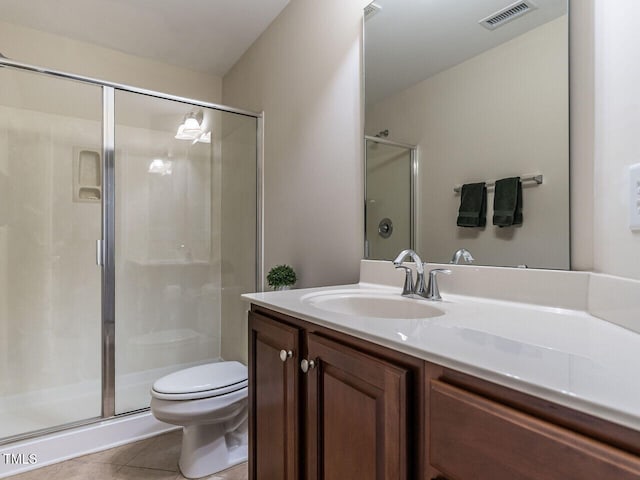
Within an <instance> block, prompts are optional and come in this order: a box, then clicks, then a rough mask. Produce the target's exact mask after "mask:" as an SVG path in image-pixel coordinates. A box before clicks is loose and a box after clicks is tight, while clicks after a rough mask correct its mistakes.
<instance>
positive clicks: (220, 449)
mask: <svg viewBox="0 0 640 480" xmlns="http://www.w3.org/2000/svg"><path fill="white" fill-rule="evenodd" d="M227 431H228V426H227V425H225V424H224V423H219V424H213V425H212V424H205V425H188V426H186V427H183V433H182V450H181V452H180V460H179V462H178V466H179V467H180V471H181V472H182V474H183V475H184V476H185V477H187V478H200V477H205V476H207V475H212V474H214V473H217V472H220V471H222V470H225V469H227V468H230V467H233V466H234V465H237V464H239V463H242V462H246V461H247V458H248V447H247V426H246V420H245V425H242V426H240V428H238V429H235V430H234V431H231V432H230V433H227Z"/></svg>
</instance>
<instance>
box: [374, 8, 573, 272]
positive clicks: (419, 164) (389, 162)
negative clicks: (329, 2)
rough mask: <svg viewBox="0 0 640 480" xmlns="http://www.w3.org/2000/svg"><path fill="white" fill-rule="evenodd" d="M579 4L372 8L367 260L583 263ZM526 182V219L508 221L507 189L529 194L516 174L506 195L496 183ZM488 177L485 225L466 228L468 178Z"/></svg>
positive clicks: (511, 192)
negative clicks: (573, 46) (410, 253)
mask: <svg viewBox="0 0 640 480" xmlns="http://www.w3.org/2000/svg"><path fill="white" fill-rule="evenodd" d="M567 11H568V1H567V0H532V1H530V0H525V1H520V2H516V3H512V2H511V1H510V0H457V1H455V2H452V1H451V0H429V1H424V0H375V2H374V3H372V4H370V5H369V6H368V7H367V8H366V9H365V55H364V65H365V103H366V105H365V112H366V115H365V144H366V148H365V150H366V161H365V163H366V182H365V185H366V198H365V222H366V225H365V232H366V239H365V257H367V258H372V259H391V258H393V256H394V255H395V254H396V253H398V252H399V251H400V250H402V249H404V248H409V247H413V248H414V249H415V250H416V251H417V252H418V253H419V254H420V255H421V256H422V257H423V259H426V260H427V261H430V262H441V263H446V262H449V261H450V260H451V257H452V254H453V253H454V252H455V251H456V250H458V249H459V248H466V249H467V250H469V251H470V252H471V253H472V255H473V256H474V257H475V261H476V263H477V264H482V265H499V266H520V265H527V266H529V267H532V268H555V269H569V268H570V252H569V246H570V238H569V78H568V77H569V61H568V38H569V33H568V17H567ZM513 177H520V181H521V183H520V185H521V189H520V192H521V193H520V198H521V212H522V222H521V223H518V222H515V223H516V225H506V226H504V225H503V226H498V225H495V224H494V219H493V214H494V208H493V207H494V197H496V196H497V197H498V199H497V201H498V202H499V203H500V205H502V206H503V205H504V204H505V201H506V204H507V205H509V204H510V202H511V199H513V198H517V195H518V187H517V180H516V182H515V185H516V187H515V189H513V188H512V189H511V190H510V189H509V186H508V185H507V184H508V182H500V187H499V192H498V194H496V191H495V190H496V188H495V186H494V184H495V181H497V180H501V179H505V178H513ZM480 182H486V185H487V190H486V206H487V208H486V225H485V226H479V227H461V226H458V213H459V209H460V205H461V200H462V196H461V192H460V187H461V186H462V185H465V184H474V183H480ZM505 185H507V187H506V188H504V187H505ZM511 185H513V183H512V184H511ZM471 191H472V190H471V189H470V188H469V187H467V188H466V189H465V195H466V194H469V193H470V192H471ZM513 195H515V197H514V196H513ZM465 199H466V200H465V201H468V200H469V199H472V200H473V198H472V197H465ZM471 204H472V205H473V201H471ZM473 206H474V208H475V206H477V204H476V205H473ZM516 207H517V206H516ZM498 223H501V222H499V221H498Z"/></svg>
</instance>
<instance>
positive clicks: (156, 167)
mask: <svg viewBox="0 0 640 480" xmlns="http://www.w3.org/2000/svg"><path fill="white" fill-rule="evenodd" d="M171 166H172V162H171V160H162V159H161V158H154V159H153V160H151V163H150V164H149V173H157V174H159V175H171Z"/></svg>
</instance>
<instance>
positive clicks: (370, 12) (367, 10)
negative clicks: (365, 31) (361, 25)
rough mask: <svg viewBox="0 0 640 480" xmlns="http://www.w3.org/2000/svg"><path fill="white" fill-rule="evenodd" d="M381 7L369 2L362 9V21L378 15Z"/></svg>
mask: <svg viewBox="0 0 640 480" xmlns="http://www.w3.org/2000/svg"><path fill="white" fill-rule="evenodd" d="M381 9H382V7H381V6H380V5H378V4H377V3H373V2H371V3H370V4H369V5H367V6H366V7H364V21H365V22H366V21H367V20H369V19H370V18H371V17H373V16H374V15H375V14H376V13H378V12H379V11H380V10H381Z"/></svg>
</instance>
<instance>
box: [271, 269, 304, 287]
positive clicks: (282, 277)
mask: <svg viewBox="0 0 640 480" xmlns="http://www.w3.org/2000/svg"><path fill="white" fill-rule="evenodd" d="M296 280H297V278H296V272H294V271H293V268H291V267H290V266H289V265H276V266H275V267H273V268H272V269H271V270H269V273H268V274H267V283H268V284H269V286H270V287H271V288H273V289H274V290H289V289H290V288H291V286H292V285H293V284H294V283H296Z"/></svg>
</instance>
